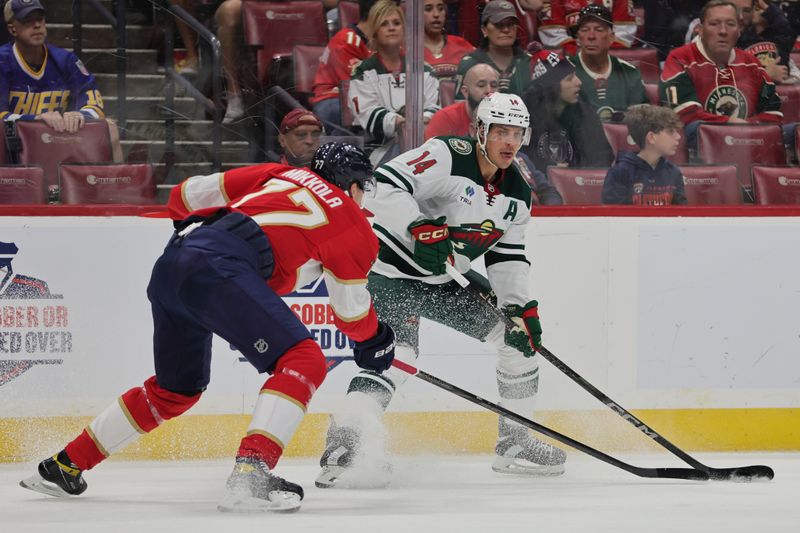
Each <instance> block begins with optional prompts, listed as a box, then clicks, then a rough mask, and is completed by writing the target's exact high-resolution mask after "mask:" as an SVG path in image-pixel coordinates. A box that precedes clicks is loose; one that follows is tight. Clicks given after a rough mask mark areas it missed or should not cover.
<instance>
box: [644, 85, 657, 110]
mask: <svg viewBox="0 0 800 533" xmlns="http://www.w3.org/2000/svg"><path fill="white" fill-rule="evenodd" d="M644 92H646V93H647V99H648V100H650V103H651V104H653V105H660V104H661V101H660V98H661V97H660V96H659V95H658V84H657V83H645V84H644Z"/></svg>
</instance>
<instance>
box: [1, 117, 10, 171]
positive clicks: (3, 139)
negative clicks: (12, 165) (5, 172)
mask: <svg viewBox="0 0 800 533" xmlns="http://www.w3.org/2000/svg"><path fill="white" fill-rule="evenodd" d="M3 126H5V125H3ZM6 150H7V147H6V132H5V128H4V127H0V165H5V164H6V163H8V153H7V152H6Z"/></svg>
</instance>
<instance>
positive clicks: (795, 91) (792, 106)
mask: <svg viewBox="0 0 800 533" xmlns="http://www.w3.org/2000/svg"><path fill="white" fill-rule="evenodd" d="M775 90H776V91H777V92H778V97H780V99H781V112H782V113H783V123H784V124H789V123H792V122H800V85H798V84H793V85H775Z"/></svg>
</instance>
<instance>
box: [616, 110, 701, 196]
mask: <svg viewBox="0 0 800 533" xmlns="http://www.w3.org/2000/svg"><path fill="white" fill-rule="evenodd" d="M625 123H626V124H627V125H628V131H629V133H630V135H631V137H633V140H634V141H635V142H636V144H638V145H639V147H640V148H641V150H640V151H639V153H638V154H635V153H633V152H626V151H621V152H620V153H619V156H617V162H616V163H615V164H614V166H613V167H611V168H610V169H609V170H608V174H606V180H605V183H604V184H603V203H604V204H632V205H653V206H656V205H686V203H687V202H686V195H685V194H684V191H683V175H682V174H681V171H680V169H679V168H678V167H677V166H675V165H674V164H672V163H670V162H669V161H667V159H666V158H667V157H670V156H673V155H675V152H676V151H677V149H678V141H680V138H681V134H680V131H679V128H680V125H681V121H680V119H679V118H678V115H676V114H675V112H674V111H672V110H671V109H669V108H666V107H657V106H652V105H650V104H643V105H638V106H634V107H631V108H630V109H628V113H627V115H626V117H625Z"/></svg>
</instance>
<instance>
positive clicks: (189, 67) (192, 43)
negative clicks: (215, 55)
mask: <svg viewBox="0 0 800 533" xmlns="http://www.w3.org/2000/svg"><path fill="white" fill-rule="evenodd" d="M170 4H172V5H174V6H180V7H182V8H183V9H185V10H186V12H187V13H189V14H190V15H191V16H193V17H194V16H195V11H194V4H195V2H193V1H191V0H170ZM175 26H177V28H178V33H179V34H180V36H181V40H182V41H183V45H184V46H185V47H186V57H184V58H183V59H181V60H180V61H178V62H177V63H175V72H177V73H179V74H187V75H194V74H197V71H198V69H199V67H200V55H199V54H198V51H197V32H196V31H194V30H193V29H192V28H191V27H189V25H188V24H186V23H185V22H183V21H182V20H181V19H175Z"/></svg>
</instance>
